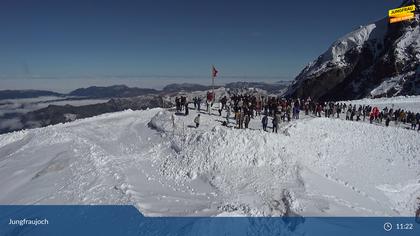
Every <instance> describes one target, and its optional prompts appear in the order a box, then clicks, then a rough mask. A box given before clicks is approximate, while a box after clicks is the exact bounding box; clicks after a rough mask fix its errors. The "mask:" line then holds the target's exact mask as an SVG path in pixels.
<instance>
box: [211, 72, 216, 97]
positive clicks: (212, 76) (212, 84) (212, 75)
mask: <svg viewBox="0 0 420 236" xmlns="http://www.w3.org/2000/svg"><path fill="white" fill-rule="evenodd" d="M213 70H214V65H212V67H211V86H212V93H213V101H212V103H214V101H215V100H216V94H214V72H213Z"/></svg>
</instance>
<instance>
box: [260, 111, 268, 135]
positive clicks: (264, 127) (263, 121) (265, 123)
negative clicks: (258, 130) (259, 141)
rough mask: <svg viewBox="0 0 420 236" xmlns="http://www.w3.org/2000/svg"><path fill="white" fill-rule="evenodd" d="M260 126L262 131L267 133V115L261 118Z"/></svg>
mask: <svg viewBox="0 0 420 236" xmlns="http://www.w3.org/2000/svg"><path fill="white" fill-rule="evenodd" d="M261 122H262V126H263V130H264V131H267V124H268V116H267V114H265V115H264V116H263V118H262V121H261Z"/></svg>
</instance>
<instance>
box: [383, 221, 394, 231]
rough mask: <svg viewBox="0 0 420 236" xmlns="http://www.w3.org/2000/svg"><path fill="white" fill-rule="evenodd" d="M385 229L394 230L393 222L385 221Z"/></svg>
mask: <svg viewBox="0 0 420 236" xmlns="http://www.w3.org/2000/svg"><path fill="white" fill-rule="evenodd" d="M384 230H385V231H387V232H389V231H391V230H392V224H391V223H389V222H387V223H385V224H384Z"/></svg>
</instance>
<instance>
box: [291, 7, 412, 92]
mask: <svg viewBox="0 0 420 236" xmlns="http://www.w3.org/2000/svg"><path fill="white" fill-rule="evenodd" d="M413 2H414V3H415V4H416V6H417V10H416V16H415V19H412V20H409V21H405V22H399V23H394V24H390V23H389V19H388V17H386V18H384V19H381V20H379V21H377V22H375V23H373V24H369V25H366V26H361V27H360V28H359V29H357V30H355V31H353V32H351V33H349V34H347V35H345V36H344V37H342V38H341V39H339V40H337V41H336V42H334V43H333V44H332V45H331V47H330V48H329V49H328V50H327V51H326V52H325V53H324V54H322V55H321V56H319V57H318V58H317V59H316V60H314V61H313V62H311V63H310V64H309V65H308V66H306V67H305V68H304V69H303V70H302V72H301V73H300V74H299V75H298V76H297V77H296V78H295V80H294V82H293V83H292V84H291V85H290V86H289V88H288V90H287V92H286V95H287V96H292V97H312V98H315V99H321V100H341V99H357V98H363V97H384V96H397V95H417V94H420V68H419V66H420V27H419V22H420V19H419V10H418V9H419V8H420V0H415V1H412V0H405V1H404V2H403V4H402V5H401V6H407V5H411V4H412V3H413Z"/></svg>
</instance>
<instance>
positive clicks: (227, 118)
mask: <svg viewBox="0 0 420 236" xmlns="http://www.w3.org/2000/svg"><path fill="white" fill-rule="evenodd" d="M229 119H230V107H229V106H226V124H227V125H229Z"/></svg>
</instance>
